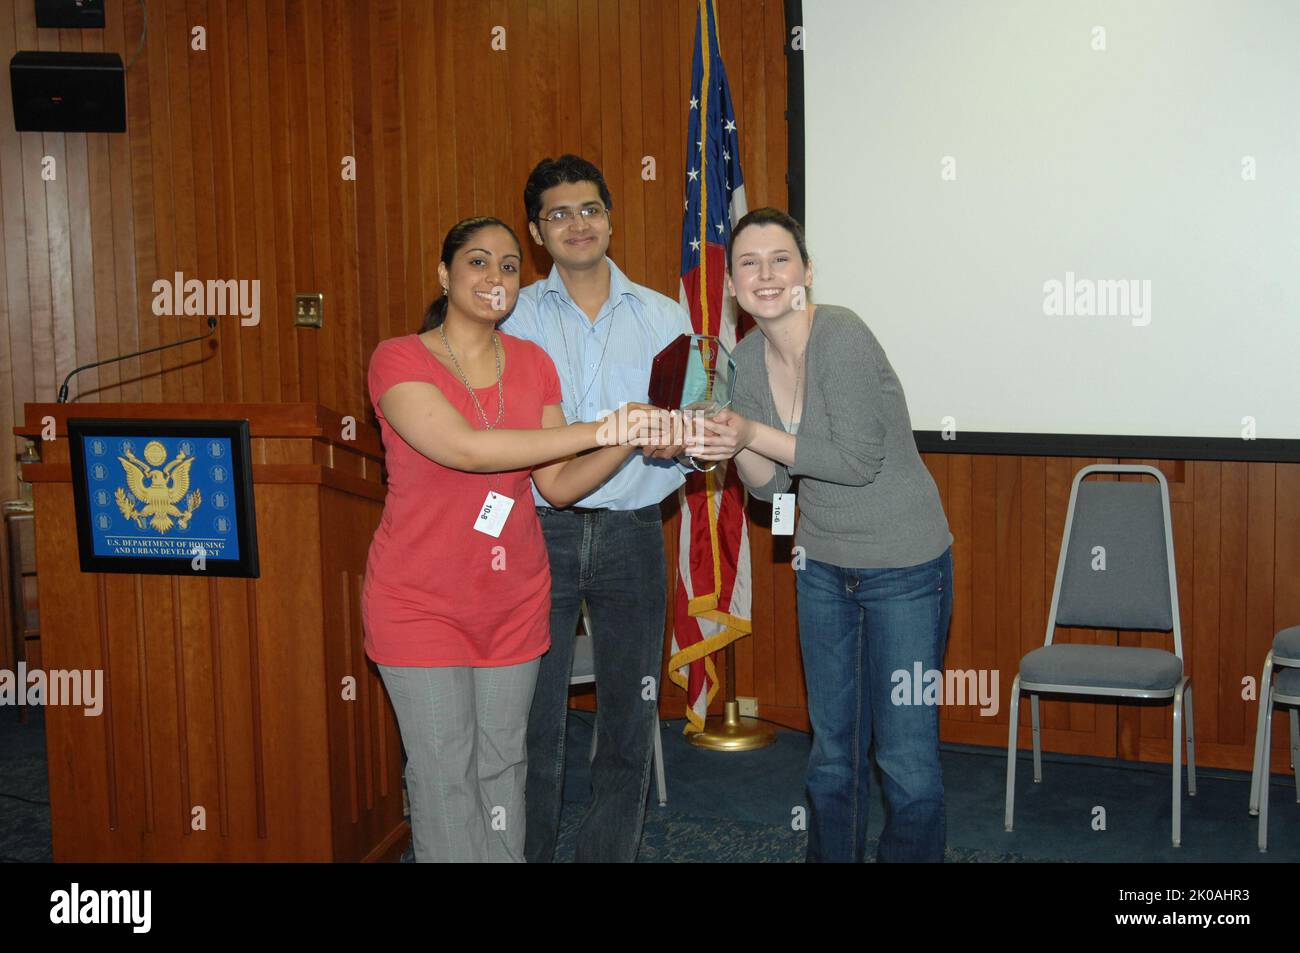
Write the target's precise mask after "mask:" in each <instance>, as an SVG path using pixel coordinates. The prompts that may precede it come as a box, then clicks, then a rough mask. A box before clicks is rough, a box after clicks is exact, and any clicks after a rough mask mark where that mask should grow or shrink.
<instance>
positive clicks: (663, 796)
mask: <svg viewBox="0 0 1300 953" xmlns="http://www.w3.org/2000/svg"><path fill="white" fill-rule="evenodd" d="M650 730H651V731H653V732H654V749H655V753H654V755H653V757H654V759H655V787H657V788H658V789H659V806H660V807H667V806H668V781H667V779H666V778H665V777H664V739H663V734H664V733H663V728H662V727H661V726H660V724H659V719H658V718H655V720H654V721H653V722H652V723H651V726H650Z"/></svg>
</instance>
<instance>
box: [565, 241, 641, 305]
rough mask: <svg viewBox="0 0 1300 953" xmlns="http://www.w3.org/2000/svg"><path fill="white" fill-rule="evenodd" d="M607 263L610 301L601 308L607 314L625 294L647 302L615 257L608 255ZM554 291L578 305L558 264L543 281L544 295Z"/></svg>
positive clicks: (606, 257)
mask: <svg viewBox="0 0 1300 953" xmlns="http://www.w3.org/2000/svg"><path fill="white" fill-rule="evenodd" d="M605 264H607V265H609V301H608V302H606V307H604V308H602V309H601V310H602V311H603V312H604V313H606V314H607V313H609V311H612V310H613V309H614V307H615V306H616V305H617V304H618V303H619V302H620V301H621V300H622V299H623V298H624V297H625V296H630V297H632V298H635V299H636V300H637V301H640V302H641V303H642V304H645V303H646V302H645V299H644V298H642V297H641V294H640V291H641V289H640V287H639V286H638V285H635V284H633V283H632V282H631V281H630V280H628V277H627V275H625V274H623V272H622V271H621V270H620V269H619V267H618V265H616V264H614V259H612V258H610V257H609V256H608V255H606V256H605ZM552 293H554V294H558V295H559V296H560V297H561V298H563V299H564V300H565V301H567V302H568V303H569V304H571V305H573V306H574V307H575V308H576V307H577V304H576V303H575V302H574V300H573V298H572V297H571V296H570V295H569V289H568V288H566V287H565V286H564V279H563V278H561V277H560V269H559V268H558V267H557V266H556V265H551V273H550V274H549V275H547V276H546V280H545V281H544V282H543V283H542V295H543V297H544V296H546V295H549V294H552Z"/></svg>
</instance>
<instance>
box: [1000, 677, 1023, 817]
mask: <svg viewBox="0 0 1300 953" xmlns="http://www.w3.org/2000/svg"><path fill="white" fill-rule="evenodd" d="M1019 727H1020V673H1019V672H1017V673H1016V677H1015V680H1014V681H1013V682H1012V683H1011V722H1010V724H1009V725H1008V727H1007V801H1006V808H1005V813H1004V814H1003V816H1002V826H1003V829H1005V830H1007V831H1010V830H1011V829H1012V827H1013V821H1012V819H1013V817H1014V815H1015V807H1016V729H1017V728H1019Z"/></svg>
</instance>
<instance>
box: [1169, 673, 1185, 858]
mask: <svg viewBox="0 0 1300 953" xmlns="http://www.w3.org/2000/svg"><path fill="white" fill-rule="evenodd" d="M1186 684H1187V678H1186V677H1185V676H1184V678H1183V680H1182V681H1181V682H1180V683H1179V685H1178V688H1176V689H1175V690H1174V731H1173V736H1174V756H1173V769H1174V771H1173V774H1174V792H1173V804H1172V813H1173V821H1172V822H1171V826H1172V829H1173V842H1174V846H1175V847H1179V846H1181V845H1182V840H1183V830H1182V827H1183V824H1182V821H1183V818H1182V806H1183V805H1182V794H1183V687H1184V686H1185V685H1186Z"/></svg>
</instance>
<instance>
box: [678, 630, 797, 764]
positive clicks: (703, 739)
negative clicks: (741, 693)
mask: <svg viewBox="0 0 1300 953" xmlns="http://www.w3.org/2000/svg"><path fill="white" fill-rule="evenodd" d="M723 651H725V652H726V659H727V660H726V665H727V700H726V701H725V702H724V703H723V708H722V714H721V715H710V716H709V717H708V718H706V719H705V721H704V730H703V731H696V732H693V733H691V734H689V735H687V738H688V739H689V740H690V742H691V744H693V745H695V747H697V748H706V749H708V750H709V751H757V750H758V749H759V748H766V747H767V746H768V745H770V744H771V743H772V742H774V741H776V729H775V728H773V727H772V726H771V725H769V724H766V723H764V722H761V721H759V720H758V719H757V718H742V717H740V702H738V701H737V700H736V674H735V673H736V650H735V648H734V647H733V644H732V643H730V642H728V643H727V647H726V648H725V649H724V650H723Z"/></svg>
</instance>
